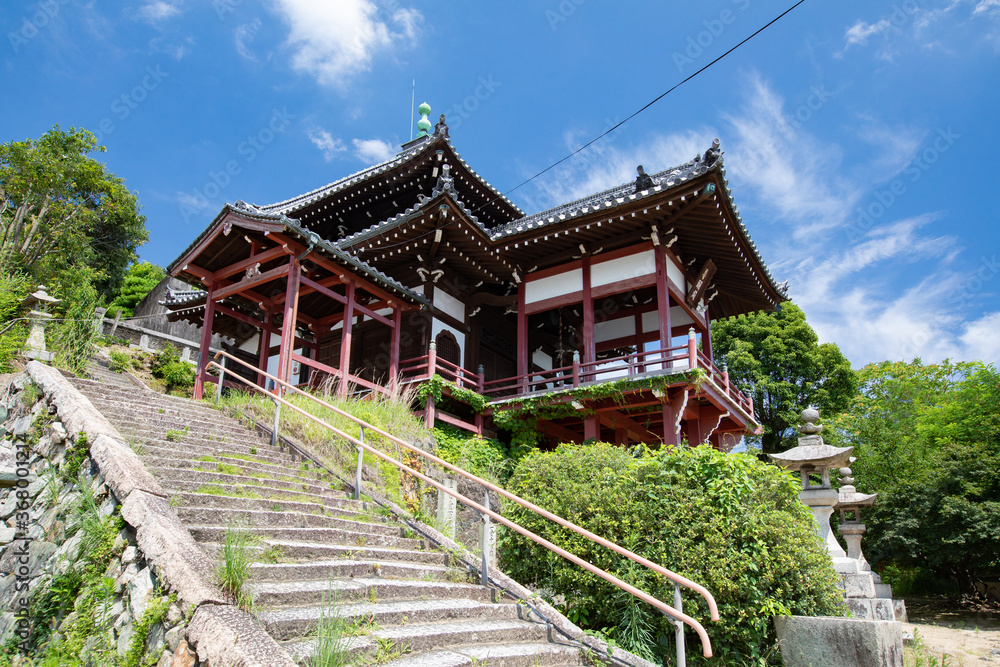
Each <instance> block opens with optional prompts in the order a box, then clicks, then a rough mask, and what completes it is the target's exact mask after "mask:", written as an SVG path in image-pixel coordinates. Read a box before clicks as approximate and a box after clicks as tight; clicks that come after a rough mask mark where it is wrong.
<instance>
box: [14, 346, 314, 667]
mask: <svg viewBox="0 0 1000 667" xmlns="http://www.w3.org/2000/svg"><path fill="white" fill-rule="evenodd" d="M0 402H2V404H3V405H4V406H5V407H7V408H8V410H9V411H10V414H9V417H8V419H7V421H6V422H5V424H4V426H5V428H6V429H7V431H9V432H10V436H9V437H7V438H5V439H4V440H2V441H0V468H3V467H7V468H13V471H11V470H8V471H7V472H8V473H10V472H13V473H14V474H13V475H3V474H0V484H2V480H3V479H10V478H13V479H19V481H17V482H15V485H14V486H11V487H8V488H0V521H2V522H3V523H2V524H0V610H2V615H0V644H2V645H3V646H4V647H5V648H4V649H0V664H4V662H5V658H4V657H3V651H4V650H6V651H8V653H9V652H10V651H11V650H12V649H15V648H16V647H15V646H14V644H13V643H8V642H12V641H13V642H15V643H16V641H18V639H17V638H18V633H19V632H21V634H26V632H27V631H28V630H29V629H30V627H31V624H32V623H33V622H34V621H33V619H32V618H31V617H30V614H29V613H28V611H27V608H30V607H31V605H30V604H29V601H30V600H38V599H39V597H40V596H42V595H43V593H45V591H47V590H48V591H51V590H52V587H51V586H50V585H51V584H52V582H53V580H54V579H55V580H56V581H59V580H60V579H59V577H60V575H63V576H65V575H66V573H67V572H71V571H72V570H73V569H74V568H80V567H82V566H83V561H82V556H83V555H84V554H82V553H81V551H82V550H83V546H82V544H83V543H82V541H81V533H83V532H84V531H81V530H77V531H76V532H75V533H74V530H73V528H74V523H75V522H77V520H76V517H78V516H79V515H80V511H79V508H80V507H81V502H82V499H83V496H84V495H85V494H86V493H87V491H86V490H87V489H89V492H90V493H91V494H92V495H93V498H94V500H95V502H96V504H97V507H98V508H99V513H100V516H102V517H112V516H114V517H120V519H121V523H120V525H121V530H120V531H119V532H118V534H117V536H115V538H114V544H113V546H112V554H113V556H112V557H111V559H110V563H109V564H108V566H107V569H106V571H105V572H104V575H105V581H106V582H111V583H107V586H108V589H109V590H106V591H105V593H104V597H103V598H102V600H103V601H102V606H101V610H102V611H101V616H102V619H101V623H100V624H99V625H100V629H101V630H102V632H103V634H100V633H98V635H95V636H94V637H92V638H90V639H88V641H87V643H86V645H85V646H84V647H83V651H82V653H83V655H81V658H82V659H83V661H84V664H94V665H101V666H102V667H104V665H108V663H107V661H106V659H104V658H100V657H97V656H98V653H99V651H100V650H109V646H110V647H111V649H110V650H113V652H114V654H116V655H117V656H118V661H119V662H121V664H124V662H123V660H124V657H125V656H126V655H127V654H128V652H129V651H130V650H132V651H133V653H134V652H135V651H136V650H137V649H136V648H135V647H136V645H137V644H139V640H136V639H134V637H135V636H136V633H144V634H145V647H144V649H145V653H144V655H143V656H142V661H141V663H140V664H143V663H145V662H146V661H148V660H151V659H153V658H156V664H157V667H279V666H280V667H292V666H293V665H294V664H295V663H294V662H293V661H292V660H291V658H290V657H289V656H288V655H287V653H286V652H285V651H284V650H282V649H281V647H279V646H278V644H277V643H275V642H274V640H273V639H271V637H269V636H268V635H267V634H266V633H265V632H264V631H263V630H262V629H261V628H260V627H259V626H258V625H257V624H256V623H255V622H254V621H253V620H252V619H251V618H250V616H248V615H247V614H245V613H244V612H242V611H241V610H239V609H238V608H236V607H234V606H233V605H232V604H231V603H230V601H229V600H228V599H227V598H226V596H225V595H224V594H223V593H222V592H221V591H220V590H219V589H218V587H217V586H216V585H215V583H214V570H215V563H214V562H213V561H212V560H210V559H209V558H208V557H207V556H206V555H205V553H204V552H203V551H202V550H201V549H200V547H198V545H197V544H196V543H195V541H194V539H193V538H192V537H191V534H190V533H189V532H188V530H187V529H186V528H185V527H184V526H183V525H182V524H181V523H180V521H179V520H178V518H177V515H176V514H175V512H174V511H173V509H172V508H171V506H170V501H169V497H168V494H167V493H166V492H165V491H164V490H163V488H162V487H161V486H160V484H159V483H158V482H157V481H156V479H154V478H153V476H152V475H151V474H150V473H149V471H148V470H146V468H145V466H144V465H143V464H142V462H141V461H140V460H139V458H138V456H136V454H135V453H134V452H133V451H132V450H131V449H130V448H129V447H128V446H127V445H126V444H125V443H124V440H123V439H122V437H121V435H120V434H119V433H118V431H117V430H116V429H115V428H114V427H113V426H112V425H111V424H110V423H109V422H108V421H107V420H106V419H105V418H104V417H103V416H102V415H101V414H100V413H99V412H98V411H97V410H96V409H95V408H94V407H93V405H92V404H91V403H90V401H89V400H87V398H86V397H84V396H83V395H82V394H81V393H80V392H79V391H77V389H76V388H75V387H73V385H72V384H70V383H69V381H68V380H66V379H65V378H64V377H63V376H62V375H61V374H60V373H59V372H58V371H56V370H54V369H52V368H50V367H48V366H45V365H44V364H41V363H39V362H31V363H30V364H29V365H28V367H27V369H26V371H25V373H22V374H20V375H18V376H15V377H13V378H11V379H10V380H9V381H8V382H7V383H6V387H4V386H2V385H0ZM77 465H78V466H79V473H78V477H77V479H78V481H72V478H73V469H74V468H75V467H76V466H77ZM0 472H2V471H0ZM20 480H23V481H20ZM111 589H113V594H112V593H111ZM76 605H77V609H79V608H80V606H81V599H80V598H78V599H77V600H76ZM151 606H152V607H153V608H154V609H155V608H159V609H161V610H162V612H163V613H161V614H157V615H156V616H152V615H151V614H147V613H146V612H147V610H148V609H150V607H151ZM76 613H77V612H76V611H74V612H71V613H69V614H68V615H66V616H65V617H63V618H59V617H56V618H53V619H52V625H53V630H54V634H53V637H55V639H56V640H57V641H58V640H59V638H60V637H61V636H62V633H66V632H70V631H71V628H73V627H74V625H73V624H74V622H78V621H79V619H78V618H76V617H75V614H76ZM144 617H145V620H143V619H144ZM153 620H155V622H151V621H153ZM237 638H238V639H239V641H236V639H237ZM140 648H141V647H140ZM88 656H90V657H89V658H88ZM157 656H158V657H157ZM102 660H103V661H102Z"/></svg>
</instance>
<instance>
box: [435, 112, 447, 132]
mask: <svg viewBox="0 0 1000 667" xmlns="http://www.w3.org/2000/svg"><path fill="white" fill-rule="evenodd" d="M434 136H435V137H447V136H448V123H446V122H444V114H441V119H440V120H439V121H438V122H437V125H435V126H434Z"/></svg>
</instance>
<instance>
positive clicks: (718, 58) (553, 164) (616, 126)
mask: <svg viewBox="0 0 1000 667" xmlns="http://www.w3.org/2000/svg"><path fill="white" fill-rule="evenodd" d="M805 1H806V0H799V1H798V2H796V3H795V4H794V5H792V6H791V7H789V8H788V9H786V10H785V11H783V12H781V14H779V15H778V16H776V17H774V18H773V19H771V20H770V21H768V22H767V23H766V24H764V25H763V26H762V27H760V28H759V29H757V31H756V32H754V33H753V34H751V35H750V36H749V37H746V38H745V39H743V41H741V42H739V43H738V44H737V45H736V46H734V47H732V48H730V49H729V50H728V51H726V52H725V53H723V54H722V55H720V56H719V57H717V58H716V59H715V60H713V61H711V62H710V63H708V64H707V65H705V66H704V67H702V68H701V69H699V70H697V71H695V72H693V73H692V74H690V75H688V77H687V78H685V79H684V80H682V81H680V82H679V83H676V84H674V85H673V86H671V87H670V89H669V90H667V91H666V92H664V93H661V94H660V95H658V96H657V97H655V98H654V99H653V100H652V101H650V102H649V103H647V104H646V105H645V106H643V107H642V108H641V109H639V110H638V111H636V112H634V113H633V114H632V115H630V116H628V117H627V118H626V119H625V120H623V121H621V122H619V123H617V124H615V125H614V126H612V127H611V128H609V129H607V130H605V131H604V132H603V133H601V134H599V135H598V136H596V137H595V138H593V139H591V140H590V141H588V142H587V143H585V144H584V145H583V146H580V147H579V148H577V149H576V150H575V151H573V152H572V153H570V154H569V155H567V156H566V157H564V158H562V159H561V160H559V161H558V162H554V163H552V164H550V165H549V166H548V167H546V168H545V169H542V170H541V171H540V172H538V173H537V174H535V175H534V176H532V177H531V178H528V179H526V180H524V181H522V182H521V183H518V184H517V185H515V186H514V187H513V188H511V189H510V190H507V191H506V192H504V193H503V195H501V196H503V197H506V196H507V195H509V194H510V193H512V192H514V191H515V190H517V189H518V188H521V187H522V186H524V185H527V184H528V183H530V182H531V181H533V180H535V179H536V178H538V177H539V176H541V175H542V174H544V173H546V172H548V171H551V170H552V169H555V168H556V167H558V166H559V165H560V164H562V163H563V162H565V161H566V160H569V159H570V158H571V157H573V156H574V155H576V154H578V153H580V152H581V151H583V150H585V149H587V148H588V147H590V146H591V145H593V144H595V143H597V142H598V141H600V140H601V139H603V138H604V137H606V136H607V135H609V134H611V133H612V132H614V131H615V130H617V129H618V128H619V127H621V126H622V125H624V124H625V123H627V122H629V121H630V120H632V119H633V118H635V117H636V116H638V115H639V114H641V113H642V112H643V111H645V110H646V109H648V108H649V107H651V106H653V105H654V104H656V103H657V102H659V101H660V100H662V99H663V98H664V97H666V96H667V95H669V94H670V93H672V92H674V91H675V90H677V89H678V88H680V87H681V86H683V85H684V84H685V83H687V82H688V81H690V80H691V79H693V78H695V77H696V76H698V75H699V74H701V73H702V72H704V71H705V70H707V69H708V68H709V67H711V66H712V65H714V64H715V63H717V62H719V61H720V60H722V59H723V58H725V57H726V56H728V55H729V54H730V53H732V52H733V51H735V50H736V49H738V48H740V47H741V46H743V45H744V44H746V43H747V42H749V41H750V40H751V39H753V38H754V37H756V36H757V35H759V34H760V33H762V32H764V31H765V30H767V29H768V28H770V27H771V26H772V25H774V24H775V23H777V22H778V21H780V20H781V19H782V18H784V16H785V15H786V14H788V13H790V12H791V11H792V10H793V9H795V8H796V7H798V6H799V5H801V4H802V3H803V2H805ZM498 198H499V197H494V198H493V199H492V200H490V201H488V202H486V203H485V204H483V205H482V206H480V207H479V208H482V207H483V206H486V205H488V204H492V203H493V202H495V201H496V200H497V199H498ZM479 208H477V209H476V210H477V211H478V210H479Z"/></svg>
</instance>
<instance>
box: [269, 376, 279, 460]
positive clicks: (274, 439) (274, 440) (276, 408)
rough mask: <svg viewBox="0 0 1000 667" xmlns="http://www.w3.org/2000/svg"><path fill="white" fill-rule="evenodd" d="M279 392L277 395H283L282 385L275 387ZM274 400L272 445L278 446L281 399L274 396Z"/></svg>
mask: <svg viewBox="0 0 1000 667" xmlns="http://www.w3.org/2000/svg"><path fill="white" fill-rule="evenodd" d="M274 389H275V391H276V392H277V394H276V395H277V396H278V397H280V396H281V387H280V386H277V387H275V388H274ZM271 400H272V401H274V426H273V427H272V428H271V446H272V447H277V446H278V425H279V424H281V401H279V400H278V399H277V398H272V399H271Z"/></svg>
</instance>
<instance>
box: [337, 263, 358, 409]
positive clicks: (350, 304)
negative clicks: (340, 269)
mask: <svg viewBox="0 0 1000 667" xmlns="http://www.w3.org/2000/svg"><path fill="white" fill-rule="evenodd" d="M353 334H354V280H353V279H352V280H350V281H349V282H348V283H347V303H346V304H345V305H344V326H343V328H342V329H341V336H340V386H339V387H338V388H337V392H338V393H339V394H340V395H341V396H347V385H348V380H347V378H348V375H350V371H351V338H352V336H353Z"/></svg>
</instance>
